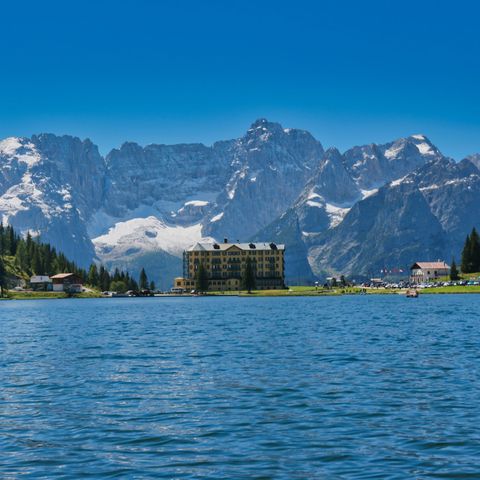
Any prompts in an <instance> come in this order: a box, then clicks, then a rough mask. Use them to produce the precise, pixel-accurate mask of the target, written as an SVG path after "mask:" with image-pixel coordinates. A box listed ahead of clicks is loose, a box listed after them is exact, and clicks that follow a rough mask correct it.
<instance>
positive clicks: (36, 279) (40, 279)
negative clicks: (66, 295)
mask: <svg viewBox="0 0 480 480" xmlns="http://www.w3.org/2000/svg"><path fill="white" fill-rule="evenodd" d="M51 281H52V280H51V279H50V277H49V276H48V275H33V276H32V277H31V278H30V283H50V282H51Z"/></svg>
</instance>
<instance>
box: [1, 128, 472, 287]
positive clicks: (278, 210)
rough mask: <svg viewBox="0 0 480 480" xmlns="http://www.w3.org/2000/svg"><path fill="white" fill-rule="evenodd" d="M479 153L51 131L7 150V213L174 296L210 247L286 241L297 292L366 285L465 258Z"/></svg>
mask: <svg viewBox="0 0 480 480" xmlns="http://www.w3.org/2000/svg"><path fill="white" fill-rule="evenodd" d="M479 206H480V155H479V154H474V155H471V156H469V157H467V158H465V159H464V160H461V161H459V162H456V161H454V160H452V159H450V158H447V157H445V156H444V155H442V153H441V152H440V151H439V150H438V148H436V147H435V145H433V144H432V143H431V142H430V140H429V139H428V138H427V137H426V136H424V135H412V136H410V137H406V138H400V139H398V140H395V141H393V142H389V143H387V144H384V145H376V144H370V145H364V146H357V147H353V148H351V149H349V150H347V151H345V152H343V153H341V152H340V151H339V150H337V149H336V148H330V149H328V150H324V148H323V146H322V144H321V143H320V142H319V141H318V140H316V139H315V138H314V137H313V136H312V135H311V134H310V133H308V132H307V131H304V130H298V129H289V128H283V127H282V126H281V125H279V124H278V123H274V122H269V121H267V120H265V119H260V120H257V121H256V122H254V123H253V124H252V125H251V127H250V128H249V129H248V130H247V132H246V133H245V135H243V136H242V137H241V138H238V139H235V140H227V141H219V142H216V143H214V144H213V145H211V146H205V145H202V144H179V145H155V144H154V145H148V146H145V147H142V146H140V145H138V144H136V143H132V142H127V143H124V144H123V145H122V146H121V147H120V148H118V149H113V150H112V151H111V152H109V153H108V154H107V155H106V156H105V157H104V156H102V155H101V154H100V153H99V150H98V148H97V146H96V145H94V144H93V143H92V142H91V141H90V140H88V139H86V140H80V139H79V138H76V137H72V136H67V135H65V136H56V135H53V134H41V135H33V136H32V137H31V138H24V137H10V138H6V139H4V140H1V141H0V215H1V217H0V218H1V219H2V221H3V222H4V223H9V224H11V225H12V226H13V227H15V228H16V229H17V230H19V231H22V232H24V233H26V232H27V231H30V232H31V233H32V234H34V235H39V236H40V237H41V239H42V240H44V241H48V242H50V243H51V244H53V245H55V246H56V247H57V248H58V249H59V250H61V251H63V252H64V253H65V254H66V255H67V256H68V257H69V258H72V259H74V260H75V261H76V262H77V263H78V264H79V265H81V266H86V265H88V264H89V263H90V262H91V261H92V260H94V261H98V262H102V263H103V264H104V265H106V266H107V267H108V268H110V269H112V268H115V267H119V268H121V269H128V270H129V271H130V272H131V273H132V274H134V275H136V274H138V271H139V269H140V268H141V267H145V268H146V270H147V272H148V273H149V274H150V276H151V278H153V279H155V280H156V281H157V283H158V284H159V285H161V286H162V287H163V288H166V287H168V286H170V285H171V280H172V278H173V277H174V276H176V275H180V274H181V271H182V268H181V263H182V260H181V257H182V252H183V250H184V249H185V248H186V247H188V246H189V245H190V244H193V243H195V242H196V241H199V240H201V239H203V240H207V241H208V240H213V239H215V240H220V241H221V240H222V239H223V238H228V239H229V240H231V241H237V240H238V241H248V240H258V241H276V242H281V243H285V244H286V247H287V250H286V275H287V280H288V281H289V282H291V283H302V282H309V281H313V280H315V279H322V278H324V277H325V276H327V275H338V274H345V275H349V276H353V277H358V278H366V277H369V276H372V275H377V276H378V273H379V271H380V270H383V269H392V268H407V267H408V265H409V264H410V263H413V262H414V261H419V260H433V259H435V260H436V259H439V258H441V259H446V260H448V261H449V260H450V259H451V258H452V257H453V256H457V257H458V255H459V252H460V250H461V248H462V245H463V242H464V239H465V237H466V235H467V233H469V231H470V230H471V229H472V227H473V226H480V208H479Z"/></svg>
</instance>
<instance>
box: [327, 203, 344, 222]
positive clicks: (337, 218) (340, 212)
mask: <svg viewBox="0 0 480 480" xmlns="http://www.w3.org/2000/svg"><path fill="white" fill-rule="evenodd" d="M325 210H326V211H327V214H328V216H329V217H330V228H333V227H336V226H337V225H338V224H339V223H340V222H341V221H342V220H343V219H344V217H345V215H346V214H347V213H348V212H349V211H350V208H343V207H338V206H336V205H333V204H331V203H327V204H325Z"/></svg>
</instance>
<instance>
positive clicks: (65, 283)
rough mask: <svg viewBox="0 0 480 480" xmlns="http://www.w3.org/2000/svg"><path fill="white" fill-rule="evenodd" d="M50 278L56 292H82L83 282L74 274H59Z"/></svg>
mask: <svg viewBox="0 0 480 480" xmlns="http://www.w3.org/2000/svg"><path fill="white" fill-rule="evenodd" d="M50 278H51V280H52V284H53V291H54V292H67V293H80V292H81V291H82V288H83V281H82V279H81V278H80V277H79V276H78V275H76V274H74V273H58V274H57V275H53V276H52V277H50Z"/></svg>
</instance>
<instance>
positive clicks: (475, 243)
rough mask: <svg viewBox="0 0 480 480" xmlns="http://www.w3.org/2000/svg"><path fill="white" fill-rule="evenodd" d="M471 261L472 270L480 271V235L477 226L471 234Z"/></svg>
mask: <svg viewBox="0 0 480 480" xmlns="http://www.w3.org/2000/svg"><path fill="white" fill-rule="evenodd" d="M470 261H471V265H472V272H480V237H479V236H478V233H477V230H476V229H475V227H474V228H473V229H472V233H471V234H470Z"/></svg>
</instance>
